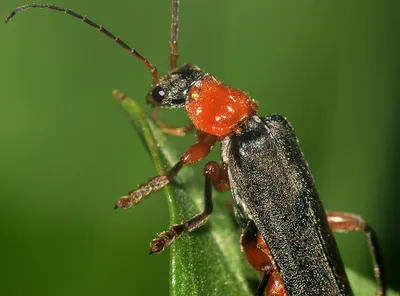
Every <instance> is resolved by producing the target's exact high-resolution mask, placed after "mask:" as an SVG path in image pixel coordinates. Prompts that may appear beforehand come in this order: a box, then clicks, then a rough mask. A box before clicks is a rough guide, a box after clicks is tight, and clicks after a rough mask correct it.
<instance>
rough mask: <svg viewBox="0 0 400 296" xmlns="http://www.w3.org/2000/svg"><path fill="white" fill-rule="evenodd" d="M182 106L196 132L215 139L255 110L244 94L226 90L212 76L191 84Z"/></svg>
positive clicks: (231, 89)
mask: <svg viewBox="0 0 400 296" xmlns="http://www.w3.org/2000/svg"><path fill="white" fill-rule="evenodd" d="M185 107H186V112H187V114H188V116H189V118H190V120H191V121H192V122H193V124H194V126H195V127H196V128H197V129H198V130H201V131H203V132H206V133H209V134H212V135H215V136H226V135H228V134H230V133H231V132H233V131H234V130H235V129H236V128H237V127H238V126H239V125H240V124H241V123H243V122H244V121H245V120H246V119H247V118H249V117H250V116H251V115H253V114H254V113H255V111H256V109H257V105H256V103H255V102H254V101H253V100H252V99H250V98H249V96H248V95H247V94H246V93H245V92H243V91H241V90H238V89H234V88H230V87H228V86H226V85H224V84H222V83H221V82H219V81H218V80H216V79H215V78H214V77H212V76H206V77H204V78H203V79H201V80H198V81H197V82H195V83H194V84H193V85H192V87H191V88H190V91H189V93H188V94H187V99H186V106H185Z"/></svg>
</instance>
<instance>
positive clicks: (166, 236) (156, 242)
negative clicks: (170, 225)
mask: <svg viewBox="0 0 400 296" xmlns="http://www.w3.org/2000/svg"><path fill="white" fill-rule="evenodd" d="M157 236H158V238H155V239H153V240H152V241H151V242H150V252H149V254H150V255H151V254H153V253H156V254H160V253H161V252H162V251H164V249H165V248H166V247H168V246H169V245H170V244H171V243H172V242H173V241H174V239H175V237H176V235H175V234H174V233H173V232H171V231H164V232H161V233H159V234H157Z"/></svg>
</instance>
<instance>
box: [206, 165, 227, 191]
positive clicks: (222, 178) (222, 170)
mask: <svg viewBox="0 0 400 296" xmlns="http://www.w3.org/2000/svg"><path fill="white" fill-rule="evenodd" d="M206 171H210V172H208V174H209V175H210V177H211V182H212V184H213V186H214V188H215V189H216V190H217V191H219V192H224V191H226V190H229V189H230V185H229V177H228V171H227V169H226V167H225V166H222V167H220V166H219V165H218V163H216V162H215V161H210V162H209V163H207V164H206V165H205V166H204V173H206Z"/></svg>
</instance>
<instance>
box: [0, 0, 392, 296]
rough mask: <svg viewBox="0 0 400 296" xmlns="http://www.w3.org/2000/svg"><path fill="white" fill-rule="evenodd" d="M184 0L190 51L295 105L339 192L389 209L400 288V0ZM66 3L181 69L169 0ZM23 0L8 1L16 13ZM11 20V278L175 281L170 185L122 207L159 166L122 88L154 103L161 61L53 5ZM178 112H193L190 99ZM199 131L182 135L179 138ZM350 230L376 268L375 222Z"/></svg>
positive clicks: (353, 243) (384, 235)
mask: <svg viewBox="0 0 400 296" xmlns="http://www.w3.org/2000/svg"><path fill="white" fill-rule="evenodd" d="M181 2H182V3H181V7H180V8H181V9H180V11H181V15H180V25H181V26H180V43H179V51H180V60H179V62H180V64H182V63H185V62H187V63H196V64H197V65H199V66H200V67H201V68H203V69H204V70H205V71H208V72H210V73H213V74H214V75H216V76H217V77H218V78H220V79H221V80H222V81H223V82H225V83H226V84H228V85H231V86H233V87H237V88H240V89H243V90H246V91H248V92H249V93H250V94H251V96H252V97H253V98H255V99H256V100H258V101H259V102H260V108H259V111H260V114H270V113H280V114H282V115H284V116H286V117H287V118H289V120H290V121H291V123H292V124H293V126H294V127H295V129H296V132H297V135H298V137H299V139H300V143H301V146H302V148H303V151H304V153H305V156H306V158H307V160H308V162H309V164H310V167H311V170H312V171H313V174H314V177H315V179H316V182H317V187H318V190H319V192H320V195H321V198H322V200H323V202H324V204H325V207H326V208H327V209H330V210H338V211H350V212H355V213H358V214H360V215H362V216H363V217H365V218H366V219H367V220H368V221H369V222H370V223H371V225H373V227H374V228H375V229H376V231H377V232H378V234H379V238H380V241H381V245H382V248H383V254H384V259H385V262H386V267H387V268H386V273H387V277H388V280H389V284H390V285H391V286H392V287H393V288H396V289H399V288H400V282H399V281H398V278H400V273H399V272H398V265H399V264H400V258H399V256H398V248H399V242H400V230H399V227H400V226H399V225H398V222H397V218H396V217H397V216H398V213H397V211H398V209H399V202H398V199H399V197H400V196H399V193H398V191H399V190H398V187H399V180H400V173H399V169H398V168H399V166H400V157H399V155H398V151H399V150H400V141H399V132H400V119H399V117H398V116H397V115H398V114H397V113H398V111H399V110H400V108H399V98H400V84H399V73H400V71H399V70H400V57H399V54H398V53H399V50H400V18H399V17H398V16H399V13H400V2H399V1H397V0H392V1H379V2H378V1H351V3H349V1H333V0H332V1H279V2H278V1H260V0H259V1H227V0H224V1H212V0H203V1H189V0H183V1H181ZM322 2H324V3H322ZM52 3H54V4H58V5H60V6H63V7H68V8H70V9H72V10H75V11H77V12H80V13H82V14H87V15H88V16H89V17H90V18H92V19H93V20H95V21H96V22H98V23H99V24H101V25H103V26H105V27H107V28H108V29H109V30H110V31H111V32H113V33H115V34H116V35H120V36H122V37H123V39H124V40H125V41H126V42H127V43H128V44H130V45H132V46H135V47H136V48H137V49H138V50H139V51H140V52H141V53H142V54H144V55H145V56H146V57H148V58H149V59H150V60H151V61H152V62H153V63H154V64H155V65H156V66H157V67H158V69H159V71H160V73H166V72H167V71H168V65H169V61H168V57H169V51H170V49H169V44H168V40H169V30H170V2H169V1H161V0H157V1H155V0H153V1H126V0H115V1H113V2H112V3H111V2H110V1H87V0H85V1H84V0H68V1H67V0H64V1H56V0H53V1H52ZM22 4H26V3H25V2H23V1H20V0H18V1H14V0H13V1H11V0H4V1H1V2H0V14H1V15H2V16H4V17H6V16H7V15H8V13H9V12H11V11H12V10H13V9H14V8H15V6H18V5H22ZM0 36H1V39H0V40H1V47H0V65H1V71H0V81H1V83H0V85H1V90H0V91H1V92H0V94H1V98H0V141H1V142H0V239H1V241H0V273H1V274H0V293H1V294H2V295H87V294H90V295H92V294H96V295H110V294H111V295H143V294H144V295H167V294H168V259H169V258H168V252H165V253H164V254H162V255H161V256H148V255H147V253H148V242H149V241H150V240H151V239H152V238H153V237H154V236H155V233H156V232H160V231H162V230H164V229H166V228H167V225H168V224H169V221H168V209H167V204H166V201H165V199H164V197H163V193H157V194H153V195H152V196H151V198H148V199H146V200H145V201H144V202H143V203H142V204H141V205H139V206H137V207H136V208H134V209H131V210H129V211H126V212H125V211H114V210H113V205H114V203H115V202H116V201H117V200H118V198H119V196H121V195H124V194H125V193H126V192H127V191H129V190H131V189H134V188H136V186H137V185H138V184H140V183H144V182H146V181H147V179H148V178H150V177H153V176H154V175H155V168H154V166H153V164H152V162H151V160H150V157H149V156H148V154H147V152H146V150H145V148H144V147H143V146H142V144H141V142H140V141H139V138H138V136H137V135H136V134H135V132H134V131H133V128H132V126H131V124H130V122H129V120H128V119H127V116H126V115H125V113H124V111H123V110H122V108H121V107H120V106H118V105H117V104H116V103H115V102H114V100H113V99H112V97H111V90H112V89H114V88H118V89H120V90H122V91H124V92H126V93H127V94H129V95H130V96H132V97H133V98H135V99H136V100H138V101H139V102H140V103H141V104H142V106H144V105H145V99H144V98H145V95H146V93H147V91H148V90H149V88H150V86H151V79H150V76H149V75H148V74H147V72H146V69H145V68H144V67H143V66H142V65H141V64H140V63H139V62H137V61H136V60H135V58H133V57H130V56H129V54H127V53H126V52H124V51H123V50H122V49H121V48H119V47H118V46H117V45H115V44H113V42H112V41H110V40H107V39H106V38H105V37H104V36H102V35H101V34H100V33H96V32H95V30H93V29H92V28H90V27H89V26H87V25H84V24H81V23H80V22H79V21H78V20H76V19H73V18H72V17H70V16H65V15H63V14H61V13H57V12H53V11H39V10H32V11H27V12H23V13H21V14H20V15H17V16H16V18H15V19H14V20H13V21H12V22H11V23H9V24H8V25H0ZM171 114H172V116H171ZM171 117H172V118H171ZM163 118H165V119H166V120H169V122H172V123H185V122H186V121H185V117H184V113H183V112H176V111H172V112H171V113H168V112H164V113H163ZM194 140H195V139H194V137H193V136H189V137H187V138H178V139H175V138H172V137H171V142H172V143H173V145H174V146H175V147H176V149H177V151H184V149H185V148H186V147H188V146H189V145H190V144H191V143H193V142H194ZM216 150H217V149H216ZM218 157H219V156H218V151H215V152H214V153H213V154H212V156H211V157H210V158H209V159H218ZM196 168H197V169H198V170H201V164H199V165H196ZM188 202H190V201H188ZM194 235H195V234H194ZM338 240H339V244H340V248H341V251H342V254H343V257H344V261H345V262H346V264H347V265H348V266H350V267H351V268H353V269H355V270H357V271H359V272H360V273H362V274H365V275H367V276H369V277H372V276H373V273H372V267H371V259H370V257H369V251H368V247H367V243H366V239H365V237H364V236H363V235H362V234H349V235H338ZM373 294H374V293H373V291H371V295H373Z"/></svg>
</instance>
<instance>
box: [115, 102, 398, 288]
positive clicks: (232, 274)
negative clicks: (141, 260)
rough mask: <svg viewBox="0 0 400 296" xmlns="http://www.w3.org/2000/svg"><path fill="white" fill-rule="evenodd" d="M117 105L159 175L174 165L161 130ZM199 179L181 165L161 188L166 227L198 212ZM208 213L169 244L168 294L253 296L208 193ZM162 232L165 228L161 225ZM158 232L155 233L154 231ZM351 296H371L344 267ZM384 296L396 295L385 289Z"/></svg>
mask: <svg viewBox="0 0 400 296" xmlns="http://www.w3.org/2000/svg"><path fill="white" fill-rule="evenodd" d="M120 103H121V105H122V106H123V107H124V109H125V110H126V111H127V112H128V114H129V115H130V117H131V119H132V122H133V124H134V126H135V128H136V130H137V131H138V133H139V135H140V137H141V139H142V141H143V142H144V144H145V145H146V146H147V148H148V151H149V153H150V154H151V156H152V158H153V161H154V163H155V165H156V168H157V171H158V173H159V174H160V175H162V174H165V172H166V170H168V169H169V168H170V167H171V166H172V165H174V164H175V163H176V162H177V161H178V154H177V153H176V152H175V151H174V149H173V148H172V147H170V145H168V142H167V139H166V137H165V135H164V134H163V132H162V131H161V130H160V129H159V128H158V127H157V126H156V125H155V124H154V122H153V121H152V120H151V119H150V118H149V117H148V116H147V115H145V113H144V112H143V111H142V110H141V108H140V107H139V106H138V105H137V104H136V103H135V102H134V101H133V100H131V99H130V98H124V99H123V100H122V101H121V102H120ZM203 183H204V179H203V177H200V174H199V173H197V174H196V173H195V172H194V171H193V170H192V169H191V168H187V167H185V168H184V169H183V170H182V171H181V172H180V173H179V176H178V178H177V180H176V182H174V183H173V184H172V185H170V186H168V187H167V188H166V189H165V194H166V197H167V200H168V207H169V213H170V218H171V225H172V224H177V223H180V222H181V221H183V220H186V219H188V218H191V217H193V216H194V215H195V214H197V213H200V212H201V211H202V210H203V187H204V186H203ZM213 199H214V212H213V214H212V215H211V218H210V220H209V221H208V222H207V223H206V225H204V226H202V227H201V228H200V229H199V230H196V231H195V232H194V233H191V234H187V233H185V234H184V235H183V236H182V237H181V238H179V239H177V240H176V241H175V242H174V243H173V244H172V245H171V246H170V251H171V272H170V295H172V296H186V295H193V296H195V295H199V296H200V295H204V296H210V295H224V296H225V295H253V293H254V291H255V288H256V287H257V284H258V280H259V279H258V275H257V274H256V272H255V271H254V270H252V269H251V268H250V266H249V265H248V263H247V262H246V260H245V258H244V256H243V254H242V253H241V251H240V248H239V231H238V228H237V226H236V225H235V223H234V221H233V219H232V215H230V213H229V210H228V207H227V206H226V202H224V201H222V202H219V201H218V196H217V194H215V193H213ZM165 229H167V225H166V227H165ZM162 230H163V229H160V232H161V231H162ZM347 273H348V276H349V278H350V282H351V283H352V289H353V291H354V294H355V295H356V296H360V295H362V296H364V295H366V296H368V295H371V296H372V295H375V290H376V285H375V282H374V281H371V280H369V279H366V278H364V277H362V276H360V275H358V274H357V273H355V272H354V271H352V270H350V269H347ZM388 295H389V296H396V295H398V296H400V293H397V292H394V291H390V292H389V293H388Z"/></svg>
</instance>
